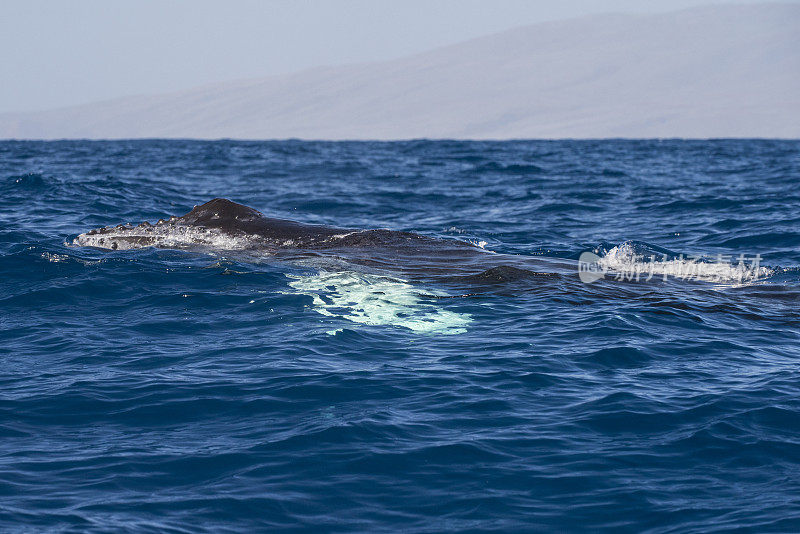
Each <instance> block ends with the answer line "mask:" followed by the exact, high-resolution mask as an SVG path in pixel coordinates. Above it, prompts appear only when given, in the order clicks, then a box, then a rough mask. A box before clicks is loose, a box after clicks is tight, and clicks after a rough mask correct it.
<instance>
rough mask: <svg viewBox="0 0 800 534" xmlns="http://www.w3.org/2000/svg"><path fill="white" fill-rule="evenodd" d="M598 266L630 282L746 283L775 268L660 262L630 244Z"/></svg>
mask: <svg viewBox="0 0 800 534" xmlns="http://www.w3.org/2000/svg"><path fill="white" fill-rule="evenodd" d="M597 263H598V264H599V265H600V266H601V267H602V268H604V269H607V270H609V271H613V272H616V273H618V274H620V275H621V276H622V277H623V278H625V279H628V280H647V279H650V278H652V277H656V276H661V277H669V278H679V279H685V280H702V281H707V282H718V283H744V282H752V281H755V280H758V279H761V278H766V277H767V276H769V275H771V274H772V273H773V271H772V269H769V268H767V267H761V266H758V265H753V264H751V263H750V262H749V261H748V262H746V263H744V264H740V263H737V264H731V263H729V262H725V261H716V262H715V261H709V260H708V259H693V258H677V259H671V260H661V261H659V260H658V256H657V255H656V256H654V257H650V256H642V255H640V254H636V252H635V251H634V248H633V246H632V245H631V244H630V243H623V244H621V245H618V246H616V247H614V248H612V249H611V250H609V251H608V252H607V253H606V255H605V256H603V257H602V258H600V259H599V260H598V262H597Z"/></svg>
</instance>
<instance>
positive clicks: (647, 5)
mask: <svg viewBox="0 0 800 534" xmlns="http://www.w3.org/2000/svg"><path fill="white" fill-rule="evenodd" d="M791 1H795V2H797V1H800V0H791ZM757 2H759V0H749V1H748V0H738V1H735V2H730V1H726V0H718V1H716V2H714V1H713V0H559V1H555V0H395V1H385V0H315V1H309V0H226V1H222V0H219V1H210V0H130V1H123V0H116V1H112V0H71V1H68V2H67V1H59V0H50V1H45V0H2V2H0V112H4V111H28V110H36V109H46V108H52V107H56V106H63V105H69V104H78V103H84V102H90V101H94V100H99V99H105V98H113V97H116V96H124V95H132V94H142V93H158V92H165V91H173V90H180V89H186V88H189V87H193V86H197V85H201V84H205V83H210V82H215V81H224V80H231V79H238V78H252V77H260V76H267V75H271V74H282V73H287V72H291V71H296V70H302V69H305V68H309V67H313V66H318V65H337V64H343V63H352V62H359V61H373V60H381V59H390V58H393V57H398V56H403V55H406V54H409V53H413V52H420V51H423V50H426V49H429V48H433V47H436V46H441V45H445V44H450V43H453V42H457V41H461V40H464V39H468V38H471V37H476V36H479V35H484V34H488V33H493V32H497V31H501V30H504V29H507V28H511V27H514V26H520V25H524V24H531V23H535V22H541V21H545V20H553V19H560V18H567V17H574V16H580V15H586V14H590V13H598V12H608V11H621V12H657V11H670V10H673V9H680V8H684V7H690V6H695V5H703V4H710V3H757Z"/></svg>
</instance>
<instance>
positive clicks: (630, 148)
mask: <svg viewBox="0 0 800 534" xmlns="http://www.w3.org/2000/svg"><path fill="white" fill-rule="evenodd" d="M798 183H800V142H798V141H770V140H717V141H679V140H665V141H657V140H652V141H623V140H619V141H513V142H462V141H408V142H391V143H379V142H303V141H274V142H243V141H241V142H240V141H217V142H200V141H179V140H175V141H162V140H149V141H107V142H89V141H57V142H33V141H28V142H25V141H18V142H17V141H4V142H0V236H1V237H0V254H1V255H2V263H1V264H0V310H1V311H2V313H0V340H2V342H1V343H0V361H2V369H0V438H2V439H0V473H1V474H0V496H1V498H0V530H2V531H4V532H25V531H29V532H39V531H48V532H51V531H57V532H62V531H63V532H176V533H177V532H181V533H183V532H186V533H196V532H252V531H270V532H272V531H310V532H355V531H359V532H396V531H402V532H420V533H421V532H465V531H474V532H517V531H559V532H565V531H567V532H585V531H594V532H651V533H668V532H721V531H732V530H741V531H756V532H792V531H794V532H797V531H800V389H799V388H800V386H799V385H800V307H799V306H798V305H799V304H800V187H798ZM215 197H225V198H229V199H231V200H234V201H237V202H241V203H243V204H247V205H248V206H252V207H254V208H256V209H258V210H261V211H262V212H264V213H265V214H267V215H268V216H270V217H277V218H283V219H291V220H296V221H301V222H305V223H315V224H326V225H330V226H336V227H342V228H388V229H392V230H403V231H412V232H416V233H419V234H422V235H425V236H430V237H438V238H445V239H454V240H461V241H468V242H470V243H473V244H475V245H478V246H480V247H482V248H484V249H485V250H486V251H487V252H486V254H485V258H486V260H485V262H486V263H485V264H479V265H472V267H474V269H472V270H471V271H470V272H469V273H466V272H463V273H462V272H458V273H455V275H454V276H453V277H451V278H449V279H445V278H443V277H442V276H441V275H440V273H438V272H437V273H436V275H435V276H434V275H431V274H430V273H429V269H428V267H429V266H427V264H425V263H424V262H423V263H419V264H414V265H412V262H411V260H409V259H408V258H406V257H402V256H401V255H400V256H401V257H392V256H390V255H387V254H386V253H381V254H380V255H378V254H377V253H376V255H375V256H376V257H375V258H372V259H371V262H368V261H360V262H351V261H348V258H347V257H338V256H337V257H327V256H325V254H322V253H321V254H319V258H317V257H313V255H312V256H304V257H299V256H298V257H297V258H276V257H273V256H270V255H269V254H263V255H261V256H258V255H254V254H252V253H248V254H236V253H235V252H233V251H229V250H225V249H220V250H214V249H213V248H211V249H208V248H206V249H204V250H167V249H155V248H142V249H133V250H115V251H109V250H99V249H94V248H84V247H78V246H75V245H73V240H74V239H75V238H76V236H77V235H78V234H81V233H83V232H86V231H87V230H89V229H92V228H97V227H103V226H108V225H116V224H119V223H126V222H130V223H133V224H138V223H140V222H141V221H144V220H149V221H151V222H153V221H156V220H158V219H160V218H164V217H165V216H168V215H182V214H184V213H186V212H188V211H189V210H191V209H192V207H193V206H195V205H197V204H201V203H203V202H205V201H207V200H210V199H212V198H215ZM586 251H590V252H592V253H593V254H596V255H597V256H598V257H600V258H602V260H601V261H604V262H606V264H607V265H609V266H611V267H612V268H616V269H621V270H625V269H628V268H630V262H634V263H635V262H636V260H635V258H634V257H633V255H632V254H633V252H636V251H640V252H642V254H641V256H643V257H646V256H647V255H648V254H650V253H652V254H653V255H657V256H659V258H660V259H659V261H660V263H657V264H656V265H657V266H658V269H657V270H656V276H653V277H652V278H651V279H647V280H644V279H642V280H633V279H625V278H623V279H620V280H617V279H614V278H612V277H606V278H605V279H602V280H598V281H596V282H594V283H583V282H581V281H580V280H579V277H578V270H577V267H575V270H574V273H573V272H570V273H567V272H558V273H555V274H552V275H548V273H544V274H541V273H539V271H546V270H547V269H533V270H532V271H527V270H525V269H522V268H520V265H522V264H524V263H525V262H529V261H539V259H547V258H551V259H555V260H554V261H558V262H561V263H562V264H564V265H572V266H577V260H578V259H579V257H580V256H581V253H583V252H586ZM632 251H633V252H632ZM367 252H369V251H367ZM718 255H722V256H723V257H725V258H736V257H739V256H740V255H745V257H747V258H748V259H749V258H753V257H755V256H756V255H758V256H759V257H760V262H761V266H762V267H764V271H763V273H762V274H760V275H759V276H758V277H757V278H756V279H744V280H743V279H741V277H740V278H739V279H736V276H735V275H736V273H737V272H738V271H736V266H735V264H734V263H735V262H734V263H732V264H731V265H730V266H727V265H726V266H724V269H723V270H724V273H723V275H724V276H723V277H722V279H721V280H720V279H706V278H702V277H701V279H697V280H681V279H679V278H678V277H677V276H675V275H676V274H677V271H676V269H679V268H683V267H684V266H685V265H686V264H685V260H684V258H693V257H699V256H702V257H703V258H715V257H717V256H718ZM507 258H512V259H514V262H513V264H509V263H508V261H507ZM362 260H363V258H362ZM474 261H478V262H480V261H481V260H480V259H479V260H474ZM691 261H692V262H694V261H695V260H691ZM698 261H699V263H701V264H703V265H701V267H702V268H703V269H706V270H705V271H704V272H706V273H707V274H708V275H709V276H708V277H707V278H709V277H711V275H712V274H713V275H715V276H716V274H718V273H719V269H717V270H714V269H715V268H719V267H720V266H719V265H716V264H715V265H714V267H713V268H712V266H711V265H712V264H711V262H710V260H698ZM626 262H629V263H626ZM637 265H639V264H637ZM692 265H694V263H692ZM384 267H386V268H393V269H401V270H402V271H403V274H402V275H397V276H393V275H387V274H386V272H387V271H386V269H384ZM390 270H391V269H390ZM534 271H535V272H534ZM759 272H760V273H761V271H759ZM712 278H713V277H712Z"/></svg>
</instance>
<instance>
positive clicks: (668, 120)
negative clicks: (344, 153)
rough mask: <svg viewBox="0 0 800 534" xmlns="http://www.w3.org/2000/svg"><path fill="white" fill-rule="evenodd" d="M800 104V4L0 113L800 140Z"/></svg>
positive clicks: (40, 123)
mask: <svg viewBox="0 0 800 534" xmlns="http://www.w3.org/2000/svg"><path fill="white" fill-rule="evenodd" d="M798 95H800V5H796V4H759V5H738V6H737V5H725V6H704V7H699V8H691V9H686V10H681V11H673V12H669V13H661V14H655V15H652V14H648V15H641V14H636V15H628V14H601V15H589V16H584V17H579V18H574V19H567V20H561V21H551V22H544V23H539V24H534V25H528V26H522V27H519V28H512V29H510V30H506V31H504V32H499V33H495V34H491V35H487V36H482V37H477V38H474V39H470V40H468V41H463V42H461V43H456V44H451V45H447V46H444V47H440V48H436V49H433V50H430V51H427V52H421V53H417V54H413V55H410V56H406V57H402V58H397V59H393V60H388V61H381V62H370V63H358V64H351V65H344V66H334V67H315V68H312V69H306V70H303V71H299V72H295V73H291V74H287V75H278V76H269V77H263V78H252V79H248V80H237V81H230V82H219V83H216V84H209V85H206V86H202V87H199V88H195V89H189V90H184V91H177V92H173V93H163V94H158V95H139V96H129V97H120V98H116V99H111V100H106V101H102V102H95V103H90V104H83V105H80V106H71V107H66V108H60V109H55V110H47V111H41V112H27V113H6V114H0V138H41V139H52V138H143V137H147V138H152V137H164V138H203V139H209V138H210V139H213V138H240V139H280V138H301V139H409V138H455V139H465V138H469V139H510V138H604V137H697V138H707V137H789V138H796V137H800V96H798Z"/></svg>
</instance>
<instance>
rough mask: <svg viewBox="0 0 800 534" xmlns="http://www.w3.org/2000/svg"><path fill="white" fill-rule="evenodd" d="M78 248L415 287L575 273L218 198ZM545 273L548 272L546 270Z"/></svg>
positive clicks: (85, 238)
mask: <svg viewBox="0 0 800 534" xmlns="http://www.w3.org/2000/svg"><path fill="white" fill-rule="evenodd" d="M73 244H74V245H78V246H84V247H95V248H103V249H111V250H127V249H134V248H145V247H156V248H171V249H198V248H210V249H214V250H219V251H228V252H231V251H238V252H241V253H243V254H245V255H248V254H252V253H258V254H267V255H268V256H269V257H272V258H276V259H285V260H306V261H307V260H309V259H310V258H314V259H316V260H318V263H319V262H321V261H324V260H327V263H326V265H325V268H326V269H329V268H331V266H333V268H334V269H335V268H336V267H335V264H336V262H337V261H338V262H339V268H350V267H352V266H355V265H357V266H360V267H362V268H369V269H370V272H379V273H386V274H399V275H402V276H404V277H405V278H411V279H414V280H416V281H423V282H427V281H436V282H448V281H449V282H453V283H462V282H463V285H469V286H474V285H486V284H495V283H505V282H513V281H518V280H521V279H538V278H541V277H543V276H555V273H566V272H569V273H571V274H574V273H576V270H575V266H574V265H573V264H569V263H568V262H566V261H565V260H557V259H548V258H542V257H535V258H534V257H530V256H515V255H509V254H494V253H492V252H489V251H486V250H484V249H483V248H481V247H479V246H477V245H474V244H472V243H469V242H466V241H461V240H456V239H442V238H436V237H430V236H424V235H421V234H418V233H414V232H404V231H397V230H386V229H371V230H362V229H353V228H337V227H331V226H323V225H315V224H304V223H300V222H295V221H290V220H286V219H276V218H272V217H267V216H266V215H264V214H263V213H261V212H260V211H258V210H256V209H254V208H251V207H248V206H245V205H242V204H238V203H236V202H232V201H230V200H227V199H224V198H215V199H213V200H210V201H208V202H206V203H205V204H201V205H199V206H195V207H194V209H192V210H191V211H190V212H189V213H187V214H185V215H182V216H179V217H178V216H172V217H169V218H166V219H161V220H159V221H158V222H156V223H155V224H151V223H149V222H147V221H145V222H142V223H141V224H139V225H137V226H133V225H130V224H120V225H117V226H108V227H105V228H98V229H95V230H89V231H88V232H86V233H83V234H80V235H78V236H77V237H76V238H75V239H74V240H73ZM542 270H544V271H546V272H542Z"/></svg>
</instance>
